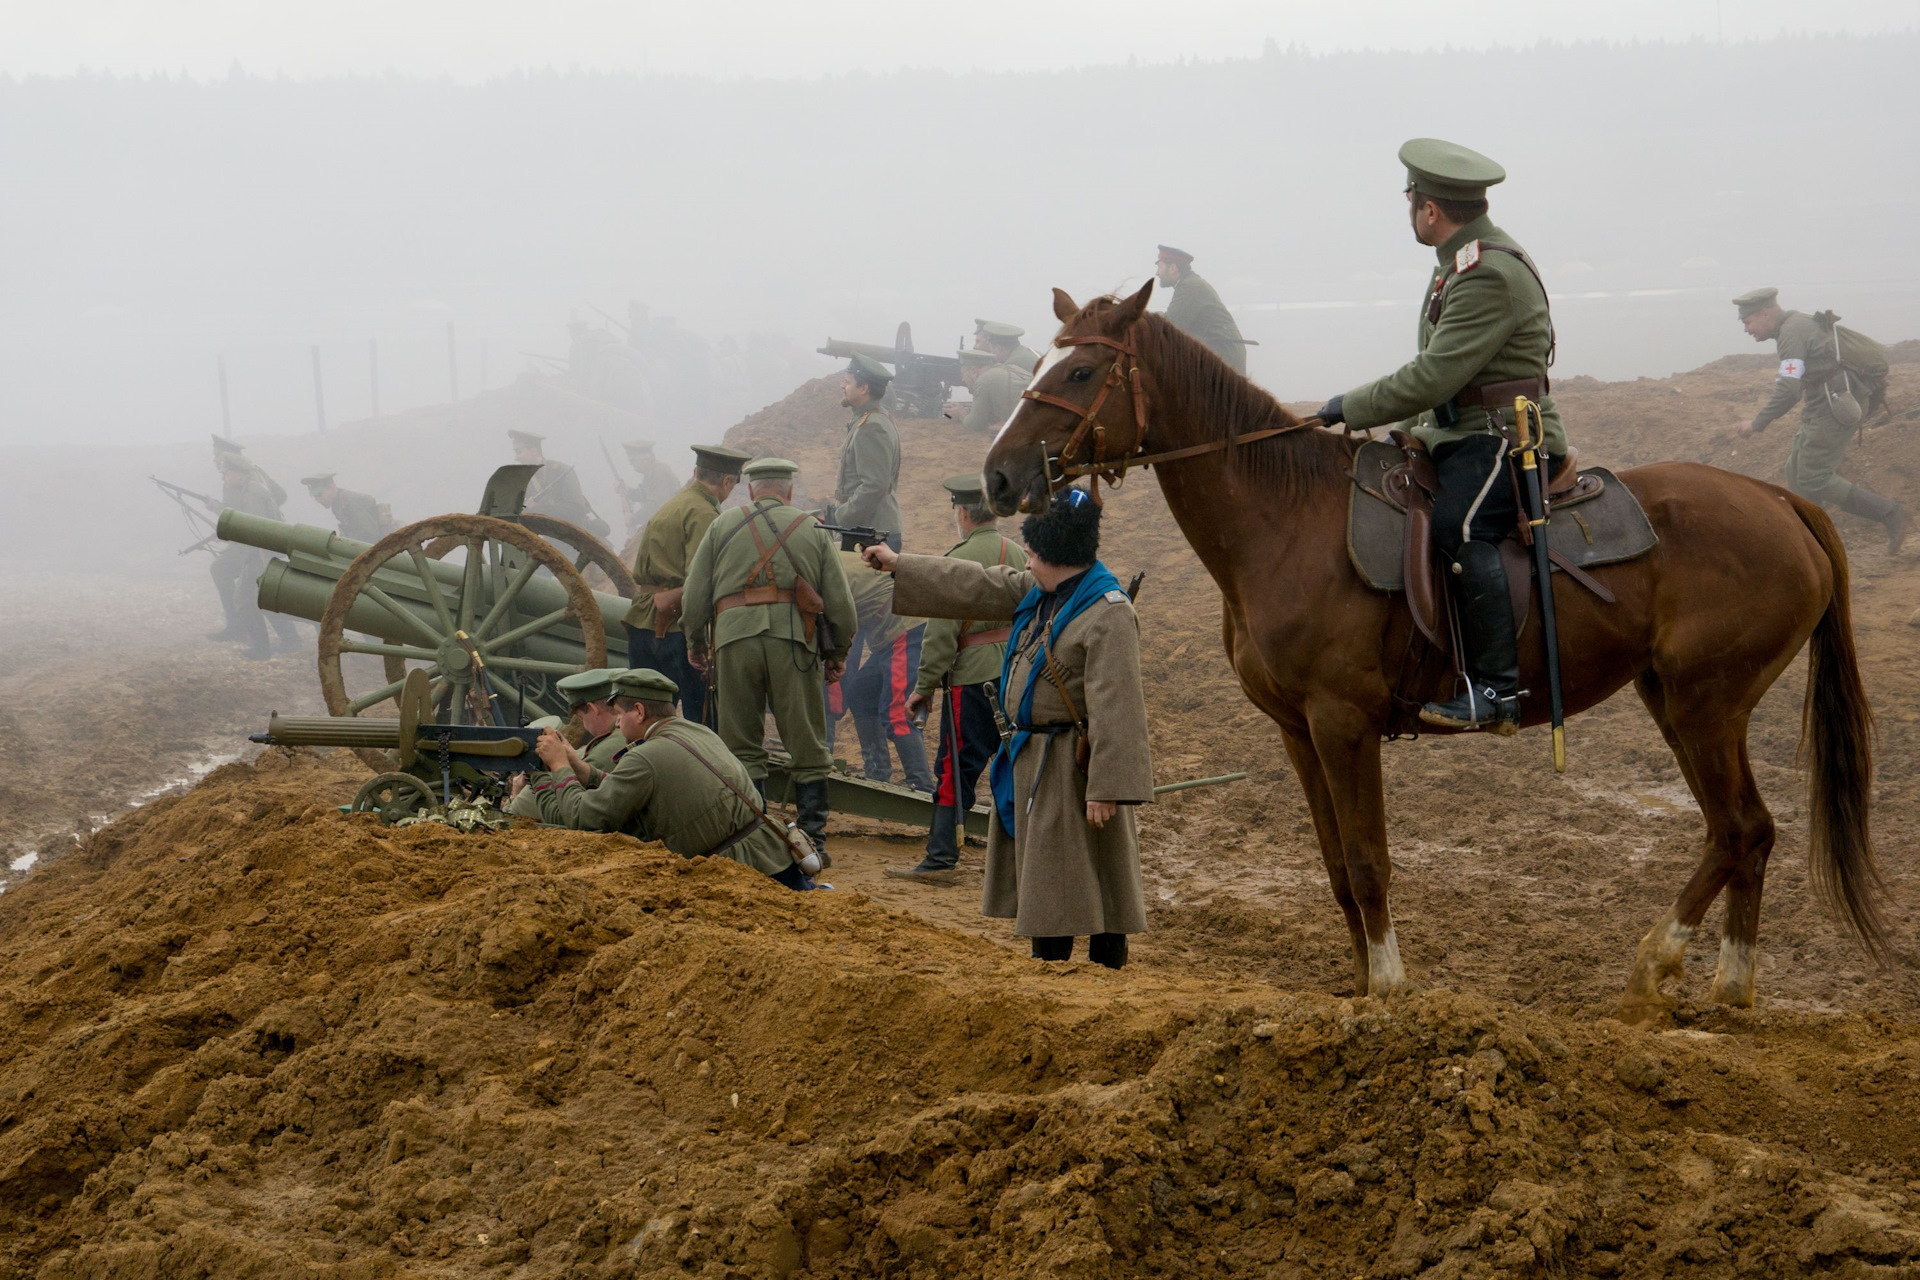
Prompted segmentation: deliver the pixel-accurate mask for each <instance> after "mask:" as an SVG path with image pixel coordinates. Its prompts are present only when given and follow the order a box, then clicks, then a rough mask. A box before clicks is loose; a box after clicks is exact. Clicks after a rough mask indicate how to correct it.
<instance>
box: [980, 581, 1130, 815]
mask: <svg viewBox="0 0 1920 1280" xmlns="http://www.w3.org/2000/svg"><path fill="white" fill-rule="evenodd" d="M1119 590H1120V580H1119V579H1118V578H1115V577H1114V576H1113V574H1112V573H1111V572H1110V571H1109V570H1108V569H1107V566H1105V565H1104V564H1101V563H1100V562H1099V561H1098V560H1096V561H1094V562H1093V567H1092V568H1090V569H1088V570H1087V571H1086V573H1084V574H1082V575H1081V578H1080V581H1079V583H1078V584H1077V585H1076V586H1075V587H1074V589H1073V593H1072V594H1071V595H1069V596H1068V597H1067V598H1066V599H1065V600H1062V601H1061V602H1060V608H1059V610H1058V611H1057V612H1056V613H1055V614H1054V615H1053V626H1052V627H1051V629H1050V630H1049V632H1048V634H1047V640H1046V645H1047V648H1049V649H1051V648H1052V647H1053V646H1054V645H1055V644H1056V643H1058V642H1059V640H1060V632H1061V630H1062V629H1063V628H1064V627H1065V626H1066V625H1067V624H1068V623H1069V622H1072V621H1073V620H1074V619H1075V618H1077V617H1079V616H1080V615H1081V614H1082V613H1085V612H1086V610H1087V607H1088V606H1089V605H1091V604H1093V603H1094V601H1096V600H1099V599H1100V598H1101V597H1102V596H1104V595H1106V594H1107V592H1109V591H1119ZM1043 594H1044V593H1043V592H1042V591H1041V590H1040V588H1039V587H1035V588H1033V590H1031V591H1029V592H1027V594H1026V597H1025V598H1024V599H1022V600H1021V601H1020V607H1019V608H1017V609H1015V610H1014V611H1013V625H1012V627H1011V628H1009V630H1008V633H1007V653H1006V657H1004V658H1003V659H1001V664H1000V710H1001V713H1002V714H1003V715H1005V716H1006V717H1007V720H1008V721H1009V722H1010V723H1011V724H1012V725H1013V736H1012V737H1010V738H1008V739H1007V740H1006V741H1005V742H1003V743H1001V744H1000V750H999V751H998V752H997V753H996V754H995V755H994V757H993V768H992V769H991V771H989V773H988V775H987V779H988V785H989V786H990V787H991V789H992V791H993V807H994V808H995V809H996V810H998V811H999V814H1000V829H1001V830H1002V831H1005V832H1006V833H1007V834H1008V835H1009V836H1011V835H1012V834H1013V762H1014V761H1015V760H1018V759H1019V758H1020V751H1021V749H1022V748H1024V747H1025V746H1026V745H1027V740H1028V739H1030V738H1032V737H1033V691H1034V689H1035V688H1037V687H1038V686H1039V683H1040V678H1041V676H1042V675H1043V674H1044V673H1045V670H1046V665H1047V664H1046V663H1045V662H1035V663H1034V664H1033V665H1032V666H1031V667H1029V668H1028V669H1027V687H1026V688H1025V689H1024V690H1022V691H1021V693H1020V697H1019V699H1018V702H1017V704H1016V705H1015V706H1014V708H1013V709H1012V710H1011V711H1009V710H1008V707H1007V694H1008V692H1009V690H1008V688H1007V681H1008V680H1009V679H1011V678H1012V675H1013V655H1014V654H1015V653H1017V652H1018V651H1019V649H1020V637H1021V635H1022V634H1023V633H1024V632H1025V631H1026V629H1027V627H1028V626H1029V625H1031V624H1032V622H1033V615H1034V614H1035V613H1036V612H1038V611H1039V608H1040V599H1041V596H1042V595H1043Z"/></svg>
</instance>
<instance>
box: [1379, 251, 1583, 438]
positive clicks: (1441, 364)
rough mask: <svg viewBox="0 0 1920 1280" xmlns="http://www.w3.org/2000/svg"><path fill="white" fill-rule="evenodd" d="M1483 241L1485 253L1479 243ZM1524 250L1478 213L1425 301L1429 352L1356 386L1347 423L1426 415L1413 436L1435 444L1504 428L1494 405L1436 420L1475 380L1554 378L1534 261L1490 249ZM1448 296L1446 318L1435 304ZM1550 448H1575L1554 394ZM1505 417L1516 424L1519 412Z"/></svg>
mask: <svg viewBox="0 0 1920 1280" xmlns="http://www.w3.org/2000/svg"><path fill="white" fill-rule="evenodd" d="M1476 241H1478V242H1479V249H1478V252H1477V253H1471V252H1468V249H1469V246H1471V245H1473V244H1474V242H1476ZM1488 245H1499V246H1503V247H1505V248H1508V249H1518V248H1519V247H1520V246H1519V245H1518V244H1516V243H1515V242H1514V240H1513V237H1511V236H1509V235H1508V234H1507V233H1506V232H1504V231H1502V230H1500V228H1498V227H1496V226H1494V225H1493V220H1492V219H1490V218H1487V217H1485V216H1482V217H1478V218H1475V219H1474V220H1473V221H1472V222H1469V223H1468V224H1467V225H1466V226H1464V227H1462V228H1460V230H1459V231H1457V232H1455V233H1454V235H1453V236H1452V237H1451V238H1450V239H1448V241H1447V242H1446V243H1445V244H1443V245H1441V246H1440V247H1439V249H1438V250H1436V254H1437V256H1438V258H1439V265H1438V266H1437V267H1435V268H1434V271H1433V275H1432V276H1431V277H1430V278H1429V280H1428V281H1427V291H1426V293H1425V294H1423V295H1421V301H1420V329H1419V345H1420V354H1419V355H1417V356H1415V357H1414V358H1413V359H1412V360H1410V361H1408V362H1407V363H1406V364H1405V365H1402V366H1401V367H1400V369H1399V370H1397V371H1396V372H1394V373H1390V374H1388V375H1387V376H1386V377H1384V378H1381V379H1380V380H1378V381H1377V382H1369V383H1367V384H1366V385H1365V386H1360V387H1355V388H1354V389H1353V390H1352V391H1349V392H1347V394H1346V400H1345V409H1346V416H1347V422H1348V423H1349V424H1350V425H1352V426H1353V427H1354V428H1355V429H1356V430H1359V429H1364V428H1367V427H1378V426H1384V425H1386V424H1387V423H1390V422H1403V421H1405V420H1407V419H1417V420H1418V422H1417V425H1416V426H1415V427H1414V431H1413V434H1414V435H1416V436H1418V437H1419V438H1420V439H1422V440H1424V441H1425V442H1426V443H1427V444H1428V446H1432V445H1436V444H1441V443H1444V442H1446V441H1449V440H1463V439H1465V438H1466V437H1468V436H1470V435H1477V434H1479V433H1481V432H1485V431H1490V430H1494V429H1495V428H1494V426H1493V424H1492V423H1491V421H1490V419H1489V417H1488V414H1487V411H1486V410H1485V409H1483V408H1480V407H1478V406H1473V407H1469V408H1463V409H1461V410H1460V421H1459V423H1458V424H1457V425H1456V426H1454V427H1453V428H1451V429H1446V428H1442V427H1438V426H1436V425H1435V424H1434V420H1433V413H1432V410H1433V408H1434V407H1435V406H1436V405H1441V404H1445V403H1446V402H1447V401H1449V400H1452V399H1453V398H1454V397H1455V396H1457V395H1459V394H1460V393H1461V392H1462V391H1464V390H1466V389H1467V388H1468V387H1477V386H1482V385H1485V384H1487V383H1490V382H1511V381H1516V380H1518V379H1521V378H1534V377H1538V378H1545V377H1546V373H1547V352H1548V351H1549V350H1550V349H1551V347H1552V345H1553V338H1552V327H1551V324H1550V323H1549V319H1548V314H1547V293H1546V290H1545V289H1543V288H1541V286H1540V282H1539V281H1538V280H1536V279H1535V278H1534V275H1533V273H1532V272H1531V271H1529V270H1527V267H1526V264H1525V263H1523V262H1521V261H1520V260H1519V259H1518V258H1515V257H1514V256H1513V255H1512V254H1511V253H1502V252H1500V251H1499V250H1498V249H1494V250H1489V249H1488V248H1487V247H1486V246H1488ZM1436 290H1437V291H1438V292H1439V297H1440V318H1439V320H1438V321H1437V322H1436V321H1434V320H1432V319H1430V318H1429V317H1431V316H1432V314H1433V308H1432V301H1433V298H1434V294H1435V291H1436ZM1540 416H1541V418H1542V419H1543V420H1544V422H1545V424H1546V444H1547V452H1548V453H1550V454H1555V455H1565V453H1566V452H1567V433H1566V429H1565V428H1564V427H1563V426H1562V425H1561V423H1560V412H1559V410H1557V409H1556V408H1554V405H1553V397H1552V396H1542V398H1541V400H1540ZM1504 419H1505V420H1506V421H1508V422H1511V421H1512V419H1513V410H1512V408H1511V407H1509V408H1508V410H1507V411H1506V413H1505V415H1504Z"/></svg>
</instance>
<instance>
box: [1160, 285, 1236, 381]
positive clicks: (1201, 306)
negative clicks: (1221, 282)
mask: <svg viewBox="0 0 1920 1280" xmlns="http://www.w3.org/2000/svg"><path fill="white" fill-rule="evenodd" d="M1167 319H1168V320H1170V321H1171V322H1172V323H1173V325H1174V327H1175V328H1177V329H1179V330H1180V331H1181V332H1183V333H1185V334H1188V335H1189V336H1191V337H1194V338H1198V339H1199V340H1200V341H1201V342H1204V343H1205V344H1206V345H1207V346H1208V347H1209V348H1210V349H1212V351H1213V353H1214V354H1215V355H1217V356H1219V357H1220V358H1221V359H1222V360H1225V361H1226V362H1227V363H1228V364H1230V365H1232V366H1233V367H1234V368H1235V369H1237V370H1239V371H1240V372H1241V373H1245V372H1246V371H1247V344H1246V343H1245V341H1243V340H1242V339H1241V337H1240V326H1239V325H1238V324H1236V323H1234V319H1233V313H1232V312H1231V311H1228V310H1227V304H1226V303H1224V302H1222V301H1220V295H1219V294H1218V293H1217V292H1215V291H1214V287H1213V286H1212V285H1210V284H1208V283H1207V282H1206V281H1205V280H1202V279H1201V278H1200V277H1199V276H1197V275H1195V274H1194V273H1193V272H1191V271H1189V272H1187V273H1186V274H1185V275H1184V276H1182V277H1180V283H1179V284H1176V285H1175V286H1173V297H1172V298H1171V299H1170V300H1168V302H1167Z"/></svg>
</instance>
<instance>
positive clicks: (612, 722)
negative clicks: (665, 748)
mask: <svg viewBox="0 0 1920 1280" xmlns="http://www.w3.org/2000/svg"><path fill="white" fill-rule="evenodd" d="M626 670H627V668H625V667H603V668H601V669H599V670H597V671H577V672H575V673H574V674H572V675H570V676H564V677H562V678H561V679H560V680H558V681H556V682H555V688H557V689H559V690H560V692H561V693H562V694H564V695H565V696H566V699H567V710H568V713H569V714H570V715H571V716H572V717H573V719H574V724H575V725H577V727H578V734H579V738H578V741H574V740H572V739H570V738H569V736H568V734H567V733H566V732H564V731H565V730H566V729H568V728H569V727H571V726H569V725H566V724H555V725H554V726H553V728H555V729H557V730H561V731H562V733H561V741H562V742H564V743H565V744H566V748H567V756H566V760H567V768H568V769H569V770H571V772H572V774H573V776H574V777H575V778H576V779H578V780H579V782H580V784H581V785H582V786H586V787H597V786H599V785H600V783H601V781H602V780H603V779H604V778H605V777H606V775H607V771H608V770H610V769H612V768H613V763H614V761H615V760H617V759H618V758H619V756H620V752H621V751H622V750H623V749H624V748H625V747H626V745H627V739H626V736H625V735H624V734H622V733H621V732H620V726H619V722H618V720H619V717H618V713H617V712H615V710H614V707H613V678H614V677H615V676H618V675H621V674H622V673H624V672H625V671H626ZM542 719H543V720H545V719H551V717H542ZM536 726H537V727H543V728H544V727H546V726H545V725H543V724H541V723H540V722H538V721H536V722H533V723H530V724H529V725H528V726H527V727H528V728H530V729H531V728H535V727H536ZM542 780H546V775H542V777H541V778H538V779H535V781H542ZM508 810H509V812H513V813H522V814H525V815H527V816H528V817H533V818H537V817H539V816H540V812H539V805H538V803H537V801H536V799H535V796H534V794H533V793H532V792H530V791H516V792H515V794H514V798H513V801H512V803H510V804H509V805H508Z"/></svg>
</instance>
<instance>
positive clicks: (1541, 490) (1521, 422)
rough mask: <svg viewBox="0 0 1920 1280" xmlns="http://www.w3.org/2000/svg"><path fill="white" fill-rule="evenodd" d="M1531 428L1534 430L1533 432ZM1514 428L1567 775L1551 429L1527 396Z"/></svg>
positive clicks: (1556, 757)
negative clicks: (1550, 518) (1546, 446)
mask: <svg viewBox="0 0 1920 1280" xmlns="http://www.w3.org/2000/svg"><path fill="white" fill-rule="evenodd" d="M1529 424H1531V430H1529ZM1513 427H1514V431H1515V433H1516V434H1517V436H1518V437H1519V443H1518V444H1516V445H1515V446H1514V448H1513V452H1514V453H1517V454H1519V455H1520V472H1521V477H1522V479H1523V480H1524V481H1525V483H1524V484H1522V485H1521V488H1522V489H1523V490H1524V491H1525V493H1526V498H1527V528H1528V530H1529V532H1530V534H1531V536H1532V542H1533V577H1534V581H1535V582H1537V583H1539V584H1540V635H1541V638H1542V639H1543V640H1544V641H1545V642H1546V645H1547V697H1548V699H1549V700H1550V706H1551V709H1552V715H1553V771H1554V772H1555V773H1565V772H1566V771H1567V717H1566V711H1565V709H1564V708H1563V707H1562V705H1561V701H1560V632H1559V630H1558V629H1557V628H1556V627H1555V625H1554V621H1553V562H1552V561H1550V560H1549V559H1547V551H1548V548H1547V488H1546V482H1545V480H1544V479H1543V477H1542V476H1541V474H1540V447H1541V445H1542V444H1543V443H1544V442H1545V439H1546V433H1547V426H1546V423H1545V422H1544V421H1542V420H1541V417H1540V406H1539V405H1537V404H1535V403H1534V402H1533V401H1531V400H1529V399H1527V398H1526V397H1525V396H1515V397H1514V398H1513Z"/></svg>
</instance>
